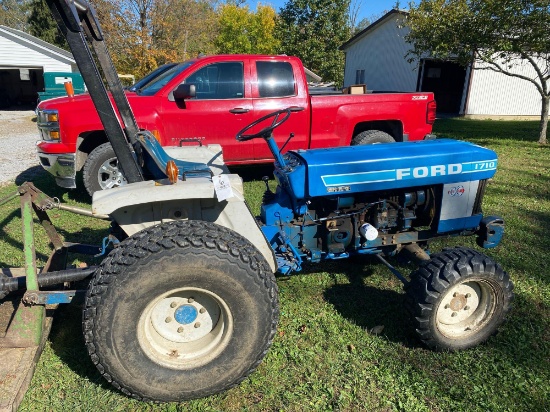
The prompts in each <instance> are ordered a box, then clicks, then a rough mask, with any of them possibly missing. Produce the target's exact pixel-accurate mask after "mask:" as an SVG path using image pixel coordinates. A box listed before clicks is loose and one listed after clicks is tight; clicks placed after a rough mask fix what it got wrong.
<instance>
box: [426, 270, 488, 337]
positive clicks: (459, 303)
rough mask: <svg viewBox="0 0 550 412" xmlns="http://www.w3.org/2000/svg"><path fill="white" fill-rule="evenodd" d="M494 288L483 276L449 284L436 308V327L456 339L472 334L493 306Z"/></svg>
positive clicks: (479, 327) (476, 330)
mask: <svg viewBox="0 0 550 412" xmlns="http://www.w3.org/2000/svg"><path fill="white" fill-rule="evenodd" d="M496 301H497V295H496V293H495V290H494V288H493V287H492V286H491V285H490V284H489V283H488V282H485V281H482V280H468V281H466V282H462V283H459V284H457V285H455V286H453V287H451V288H450V289H449V290H448V291H447V292H446V293H445V295H444V296H443V298H442V299H441V302H440V304H439V306H438V308H437V312H436V326H437V329H438V330H439V331H440V332H441V333H442V334H443V335H444V336H446V337H448V338H452V339H457V338H460V339H462V338H465V337H467V336H469V335H472V334H475V333H476V332H478V331H479V330H480V329H482V328H483V327H485V325H486V324H487V323H488V322H489V321H490V320H491V318H492V317H493V315H494V312H495V308H496Z"/></svg>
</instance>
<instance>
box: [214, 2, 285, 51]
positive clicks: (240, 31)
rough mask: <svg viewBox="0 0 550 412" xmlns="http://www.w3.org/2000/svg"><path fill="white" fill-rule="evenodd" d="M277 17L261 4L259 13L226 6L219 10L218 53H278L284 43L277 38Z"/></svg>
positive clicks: (216, 42)
mask: <svg viewBox="0 0 550 412" xmlns="http://www.w3.org/2000/svg"><path fill="white" fill-rule="evenodd" d="M276 17H277V14H276V13H275V10H273V8H271V7H269V6H262V5H261V4H258V7H257V10H256V12H255V13H254V12H251V11H250V10H249V9H248V6H244V7H239V6H238V5H236V4H231V3H228V4H224V5H223V6H221V7H220V8H219V9H218V27H219V33H218V36H217V37H216V40H215V45H216V51H217V52H218V53H258V54H273V53H276V52H277V50H278V48H279V45H280V42H279V40H278V39H276V38H275V36H274V30H275V20H276Z"/></svg>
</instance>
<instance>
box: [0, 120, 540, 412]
mask: <svg viewBox="0 0 550 412" xmlns="http://www.w3.org/2000/svg"><path fill="white" fill-rule="evenodd" d="M435 132H436V133H437V134H438V135H440V136H449V137H453V138H457V139H465V140H469V141H473V142H475V143H478V144H481V145H484V146H487V147H490V148H492V149H493V150H495V151H496V152H497V153H498V155H499V171H498V173H497V175H496V177H495V178H494V180H493V181H492V182H491V183H490V185H489V186H488V188H487V193H486V196H485V202H484V212H485V214H498V215H501V216H503V217H504V219H505V221H506V234H505V237H504V240H503V242H502V243H501V245H500V246H499V247H498V248H497V249H493V250H489V251H486V253H487V254H488V255H490V256H491V257H493V258H494V259H495V260H497V261H498V262H499V263H500V264H501V265H502V266H503V267H504V268H505V269H506V270H507V271H508V273H509V274H510V277H511V278H512V280H513V281H514V283H515V292H516V299H515V301H514V307H513V309H512V312H511V315H510V316H509V319H508V322H507V323H505V324H504V326H503V327H502V328H501V331H500V333H499V334H497V335H496V336H494V337H492V338H491V339H490V340H489V341H488V342H487V343H486V344H483V345H480V346H479V347H477V348H474V349H471V350H468V351H464V352H459V353H436V352H432V351H430V350H427V349H425V348H424V347H423V346H421V345H420V344H419V342H418V341H417V340H416V338H415V336H414V333H413V330H412V327H411V323H410V321H409V319H408V316H407V313H406V311H405V308H404V304H403V303H404V295H403V292H402V290H401V284H400V282H399V281H398V280H397V279H395V278H394V277H393V276H392V275H391V274H390V273H389V272H388V270H387V269H386V268H385V267H383V266H381V265H380V264H378V263H377V262H375V261H374V260H373V259H368V258H364V259H351V260H349V261H338V262H335V263H328V264H322V265H317V266H315V265H311V266H308V267H307V268H306V270H305V271H304V273H303V274H300V275H296V276H293V277H289V278H279V279H278V284H279V291H280V301H281V319H280V323H279V328H278V333H277V336H276V338H275V341H274V344H273V347H272V348H271V350H270V351H269V353H268V355H267V356H266V358H265V359H264V361H263V362H262V364H261V365H260V366H259V368H258V369H257V370H256V372H254V373H253V374H252V375H251V376H250V377H249V378H248V379H246V380H245V381H244V382H243V383H242V384H241V385H239V386H238V387H236V388H234V389H232V390H230V391H228V392H225V393H222V394H219V395H216V396H211V397H209V398H206V399H199V400H195V401H190V402H187V403H182V404H161V405H152V404H147V403H141V402H138V401H135V400H132V399H129V398H127V397H126V396H124V395H123V394H121V393H120V392H118V391H117V390H116V389H114V388H113V387H112V386H111V385H110V384H109V383H107V382H106V381H105V380H104V379H103V378H102V377H101V376H100V375H99V373H98V372H97V371H96V369H95V367H94V366H93V364H92V363H91V361H90V360H89V358H88V355H87V353H86V350H85V348H84V344H83V339H82V336H81V328H80V317H81V314H80V310H81V308H80V307H78V306H77V305H76V304H71V305H69V306H66V307H63V308H61V309H59V310H58V313H57V314H56V319H55V322H54V326H53V329H52V332H51V334H50V338H49V340H48V342H47V344H46V348H45V350H44V353H43V354H42V357H41V359H40V362H39V364H38V367H37V370H36V373H35V375H34V378H33V380H32V382H31V386H30V389H29V391H28V392H27V394H26V396H25V398H24V400H23V403H22V404H21V408H20V410H21V411H42V410H52V411H65V410H67V411H69V410H70V411H80V410H86V411H87V410H111V411H127V410H132V411H149V410H158V411H184V410H185V411H242V410H250V411H280V410H284V411H303V410H339V411H359V410H365V411H393V410H400V411H549V410H550V270H549V269H548V266H546V265H547V264H548V262H549V259H548V257H549V256H550V254H549V252H548V251H549V250H550V234H549V229H550V147H548V146H546V147H541V146H539V145H538V144H537V143H536V141H537V123H536V122H497V121H472V120H463V119H445V120H438V121H437V122H436V125H435ZM247 174H248V175H249V176H248V177H247V179H246V180H247V181H246V183H245V188H246V192H247V199H248V202H249V203H250V204H251V207H252V209H253V211H254V212H255V213H256V212H257V211H258V208H259V202H260V199H261V194H262V191H263V183H262V182H261V180H260V178H261V176H262V174H261V172H257V173H255V172H250V171H248V173H247ZM36 184H37V186H38V187H40V188H41V189H43V190H44V191H45V192H46V193H49V194H50V195H51V196H57V197H59V198H60V199H61V200H62V201H63V202H67V203H69V204H75V205H80V206H88V207H89V199H88V197H87V196H86V195H85V193H84V191H74V192H73V191H70V192H66V191H63V190H61V189H59V188H57V187H56V186H55V184H54V181H53V179H51V178H50V177H49V176H45V175H43V176H42V177H40V178H39V179H38V180H37V181H36ZM14 189H15V186H14V185H11V186H7V187H3V188H1V189H0V198H2V197H4V196H7V194H9V193H11V192H13V191H14ZM15 206H16V202H12V203H10V204H8V205H4V206H2V207H0V227H1V229H2V231H3V234H2V238H1V239H0V266H3V267H8V266H21V265H22V256H21V253H20V249H21V242H20V239H21V234H20V230H21V229H20V224H21V223H20V219H19V213H18V211H17V210H15V211H14V210H13V208H14V207H15ZM52 215H53V220H54V224H55V225H56V226H57V227H59V228H60V231H61V233H62V235H63V236H64V237H65V238H66V240H68V241H83V242H90V243H98V242H99V241H100V239H101V238H102V237H103V236H104V232H105V229H106V224H105V223H104V222H101V221H95V220H93V219H88V218H84V217H78V216H75V215H71V214H69V213H66V212H62V211H58V212H53V213H52ZM37 232H38V231H37ZM38 234H39V235H40V236H39V239H40V240H39V242H38V244H37V255H38V258H39V259H40V260H41V261H42V262H43V261H44V260H45V259H46V253H47V251H48V245H47V243H46V241H45V237H44V236H42V233H41V232H38ZM458 244H465V245H469V246H472V247H473V246H474V239H471V238H460V239H453V240H452V241H438V242H436V243H434V244H432V247H431V250H432V251H437V250H440V249H441V248H443V247H444V246H446V245H458ZM75 263H78V262H75ZM392 263H394V264H395V265H396V266H397V268H398V269H399V270H401V271H402V272H404V273H408V272H410V270H411V267H409V266H402V265H399V264H398V263H397V262H395V261H392ZM382 327H383V328H382Z"/></svg>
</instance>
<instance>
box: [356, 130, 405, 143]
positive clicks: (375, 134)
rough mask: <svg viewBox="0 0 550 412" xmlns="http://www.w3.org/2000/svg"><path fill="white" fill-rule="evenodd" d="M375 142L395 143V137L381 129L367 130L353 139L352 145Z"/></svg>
mask: <svg viewBox="0 0 550 412" xmlns="http://www.w3.org/2000/svg"><path fill="white" fill-rule="evenodd" d="M373 143H395V139H394V138H393V137H392V136H391V135H389V134H388V133H386V132H383V131H381V130H365V131H364V132H361V133H359V134H358V135H356V136H355V137H354V138H353V140H352V141H351V145H352V146H358V145H363V144H373Z"/></svg>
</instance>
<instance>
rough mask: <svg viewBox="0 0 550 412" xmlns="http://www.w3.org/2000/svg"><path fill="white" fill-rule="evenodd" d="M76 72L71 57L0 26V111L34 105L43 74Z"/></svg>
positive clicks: (43, 43)
mask: <svg viewBox="0 0 550 412" xmlns="http://www.w3.org/2000/svg"><path fill="white" fill-rule="evenodd" d="M73 71H77V67H76V62H75V60H74V58H73V56H72V54H71V53H70V52H68V51H66V50H63V49H61V48H59V47H57V46H54V45H53V44H50V43H47V42H45V41H43V40H40V39H38V38H36V37H34V36H31V35H30V34H27V33H25V32H22V31H20V30H16V29H12V28H10V27H6V26H0V108H2V107H4V108H5V107H8V106H10V105H12V104H26V103H31V104H34V103H36V100H37V97H38V95H37V93H38V92H39V91H43V90H44V80H43V74H44V72H73Z"/></svg>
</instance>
